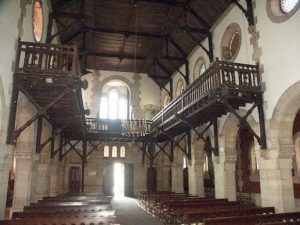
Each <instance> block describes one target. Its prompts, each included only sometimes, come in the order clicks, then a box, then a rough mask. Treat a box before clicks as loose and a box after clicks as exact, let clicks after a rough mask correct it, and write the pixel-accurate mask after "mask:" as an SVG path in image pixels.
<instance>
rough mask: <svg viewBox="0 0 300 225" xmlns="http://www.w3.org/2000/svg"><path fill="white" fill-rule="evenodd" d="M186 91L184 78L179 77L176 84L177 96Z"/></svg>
mask: <svg viewBox="0 0 300 225" xmlns="http://www.w3.org/2000/svg"><path fill="white" fill-rule="evenodd" d="M183 91H184V83H183V81H182V79H179V80H178V82H177V86H176V92H175V94H176V97H178V96H179V95H180V94H181V93H182V92H183Z"/></svg>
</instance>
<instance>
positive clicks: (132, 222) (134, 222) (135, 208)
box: [111, 197, 163, 225]
mask: <svg viewBox="0 0 300 225" xmlns="http://www.w3.org/2000/svg"><path fill="white" fill-rule="evenodd" d="M111 203H112V207H113V209H115V210H116V215H117V221H118V223H120V224H121V225H141V224H142V225H163V224H162V223H161V222H160V221H159V220H158V219H156V218H154V217H152V216H151V215H150V214H148V213H147V212H146V211H145V210H144V209H143V208H141V207H140V206H139V204H138V201H137V200H136V199H133V198H126V197H122V198H114V199H113V200H112V202H111Z"/></svg>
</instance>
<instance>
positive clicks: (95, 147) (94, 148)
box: [86, 141, 102, 157]
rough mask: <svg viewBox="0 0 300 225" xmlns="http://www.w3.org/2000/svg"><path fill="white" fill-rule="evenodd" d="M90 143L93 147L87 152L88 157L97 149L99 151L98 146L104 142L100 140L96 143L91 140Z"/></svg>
mask: <svg viewBox="0 0 300 225" xmlns="http://www.w3.org/2000/svg"><path fill="white" fill-rule="evenodd" d="M90 144H91V145H92V147H93V148H92V150H90V151H89V152H88V153H87V154H86V157H88V156H89V155H90V154H92V153H93V152H94V151H95V150H97V151H98V147H99V146H100V145H101V144H102V142H101V141H99V143H98V144H96V145H95V144H94V143H93V142H90Z"/></svg>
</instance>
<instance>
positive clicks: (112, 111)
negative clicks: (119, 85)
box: [108, 89, 119, 119]
mask: <svg viewBox="0 0 300 225" xmlns="http://www.w3.org/2000/svg"><path fill="white" fill-rule="evenodd" d="M108 98H109V115H108V116H109V119H117V118H118V104H116V103H117V102H118V100H119V93H118V90H117V89H111V90H110V92H109V96H108Z"/></svg>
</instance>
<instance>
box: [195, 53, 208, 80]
mask: <svg viewBox="0 0 300 225" xmlns="http://www.w3.org/2000/svg"><path fill="white" fill-rule="evenodd" d="M205 70H206V66H205V60H204V58H203V57H199V59H198V60H197V62H196V64H195V68H194V80H196V79H197V78H198V77H200V75H201V74H202V73H204V72H205Z"/></svg>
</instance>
